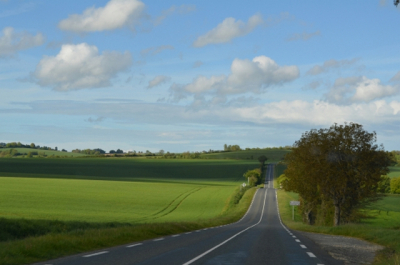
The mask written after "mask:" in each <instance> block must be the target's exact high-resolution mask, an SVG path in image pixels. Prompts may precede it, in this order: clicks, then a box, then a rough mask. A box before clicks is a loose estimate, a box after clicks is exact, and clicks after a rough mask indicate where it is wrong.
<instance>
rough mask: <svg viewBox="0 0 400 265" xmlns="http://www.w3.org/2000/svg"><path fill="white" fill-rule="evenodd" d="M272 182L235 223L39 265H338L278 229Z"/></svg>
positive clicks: (303, 240)
mask: <svg viewBox="0 0 400 265" xmlns="http://www.w3.org/2000/svg"><path fill="white" fill-rule="evenodd" d="M272 177H273V166H268V169H267V176H266V182H265V187H266V188H262V189H259V190H258V191H257V193H256V195H255V197H254V200H253V202H252V204H251V206H250V208H249V210H248V212H247V214H246V215H245V216H244V217H243V218H242V219H241V220H240V221H238V222H236V223H233V224H230V225H225V226H222V227H214V228H208V229H203V230H198V231H193V232H188V233H183V234H177V235H172V236H168V237H163V238H157V239H153V240H148V241H143V242H135V243H132V244H128V245H124V246H118V247H114V248H110V249H102V250H98V251H95V252H90V253H84V254H79V255H75V256H70V257H66V258H62V259H57V260H52V261H47V262H43V263H37V264H54V265H56V264H57V265H61V264H63V265H64V264H74V265H80V264H82V265H91V264H96V265H98V264H119V265H124V264H143V265H144V264H167V265H168V264H185V265H189V264H266V263H268V264H276V265H279V264H315V265H317V264H325V265H326V264H334V265H335V264H341V263H340V262H338V261H336V260H334V259H333V258H331V257H330V256H329V255H328V254H327V253H326V252H325V251H323V250H322V249H320V248H319V247H318V246H317V245H315V244H314V243H313V242H312V241H310V240H308V239H307V238H305V237H302V236H301V235H298V234H296V233H295V232H292V231H290V230H288V229H287V228H286V227H284V226H283V225H282V224H281V221H280V218H279V214H278V209H277V201H276V193H275V190H274V189H273V187H272V185H273V184H272Z"/></svg>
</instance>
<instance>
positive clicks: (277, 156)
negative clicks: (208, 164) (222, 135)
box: [201, 149, 290, 163]
mask: <svg viewBox="0 0 400 265" xmlns="http://www.w3.org/2000/svg"><path fill="white" fill-rule="evenodd" d="M289 152H290V150H284V149H260V150H243V151H235V152H221V153H212V154H203V155H201V158H210V159H242V160H255V161H257V158H258V157H259V156H261V155H265V156H266V157H267V158H268V160H267V162H268V163H273V162H278V161H280V160H282V158H283V157H284V156H285V155H286V154H287V153H289Z"/></svg>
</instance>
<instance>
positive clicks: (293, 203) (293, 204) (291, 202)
mask: <svg viewBox="0 0 400 265" xmlns="http://www.w3.org/2000/svg"><path fill="white" fill-rule="evenodd" d="M290 205H292V220H294V207H295V206H299V205H300V202H299V201H290Z"/></svg>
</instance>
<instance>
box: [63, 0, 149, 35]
mask: <svg viewBox="0 0 400 265" xmlns="http://www.w3.org/2000/svg"><path fill="white" fill-rule="evenodd" d="M144 7H145V5H144V4H143V3H142V2H140V1H138V0H111V1H109V2H108V3H107V4H106V6H104V7H99V8H95V7H91V8H88V9H86V10H85V11H84V12H83V14H81V15H79V14H73V15H70V16H69V17H68V18H67V19H64V20H62V21H60V23H59V24H58V27H59V28H60V29H62V30H68V31H74V32H92V31H103V30H113V29H117V28H122V27H124V26H131V25H133V24H134V23H135V22H137V20H139V19H140V18H141V17H142V16H143V10H144Z"/></svg>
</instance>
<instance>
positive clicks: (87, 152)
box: [72, 148, 106, 155]
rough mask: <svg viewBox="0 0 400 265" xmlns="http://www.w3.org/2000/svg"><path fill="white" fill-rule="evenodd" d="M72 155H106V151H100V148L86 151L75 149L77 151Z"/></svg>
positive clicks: (73, 151)
mask: <svg viewBox="0 0 400 265" xmlns="http://www.w3.org/2000/svg"><path fill="white" fill-rule="evenodd" d="M72 153H80V154H86V155H101V154H105V153H106V151H104V150H103V149H100V148H96V149H84V150H80V149H75V150H72Z"/></svg>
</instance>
